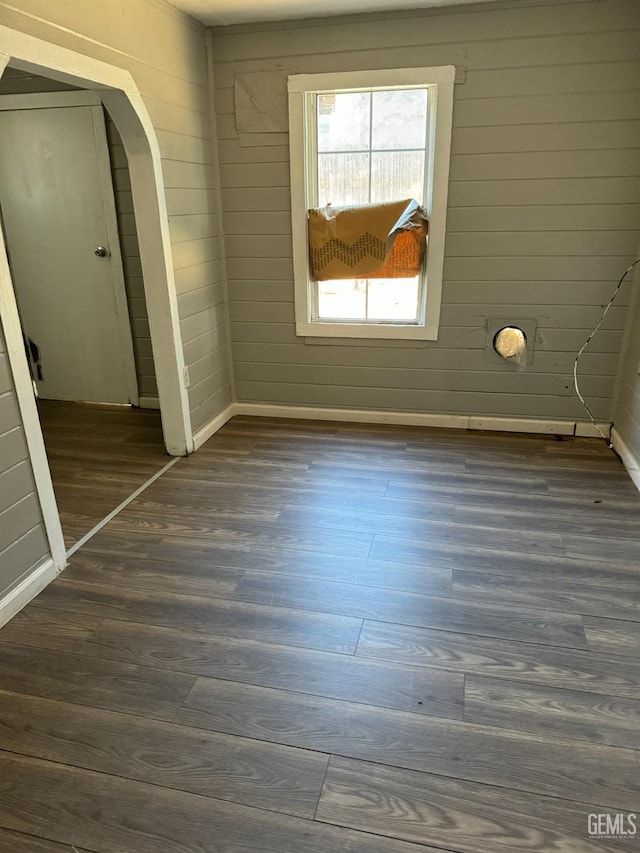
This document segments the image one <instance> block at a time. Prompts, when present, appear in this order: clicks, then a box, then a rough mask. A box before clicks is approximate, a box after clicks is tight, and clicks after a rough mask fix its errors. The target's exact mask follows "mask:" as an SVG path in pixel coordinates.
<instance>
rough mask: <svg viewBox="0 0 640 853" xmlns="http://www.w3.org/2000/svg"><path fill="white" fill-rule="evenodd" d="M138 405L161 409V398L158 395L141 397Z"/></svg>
mask: <svg viewBox="0 0 640 853" xmlns="http://www.w3.org/2000/svg"><path fill="white" fill-rule="evenodd" d="M138 406H140V408H141V409H159V408H160V400H159V399H158V398H157V397H140V398H139V400H138Z"/></svg>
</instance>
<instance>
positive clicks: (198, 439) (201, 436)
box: [193, 403, 236, 450]
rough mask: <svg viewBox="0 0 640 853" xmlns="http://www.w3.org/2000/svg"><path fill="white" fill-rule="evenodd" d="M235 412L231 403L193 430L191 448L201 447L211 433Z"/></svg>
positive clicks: (216, 430) (214, 432) (219, 427)
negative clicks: (195, 430)
mask: <svg viewBox="0 0 640 853" xmlns="http://www.w3.org/2000/svg"><path fill="white" fill-rule="evenodd" d="M235 414H236V411H235V404H234V403H231V404H230V405H228V406H227V408H226V409H225V410H224V411H223V412H220V414H219V415H216V416H215V418H212V419H211V420H210V421H209V423H207V424H205V425H204V426H203V427H201V428H200V429H199V430H198V431H197V432H194V434H193V449H194V450H197V449H198V448H199V447H202V445H203V444H204V443H205V441H208V440H209V439H210V438H211V436H212V435H215V434H216V433H217V432H218V430H219V429H221V428H222V427H223V426H224V425H225V424H226V422H227V421H228V420H229V419H230V418H232V417H233V416H234V415H235Z"/></svg>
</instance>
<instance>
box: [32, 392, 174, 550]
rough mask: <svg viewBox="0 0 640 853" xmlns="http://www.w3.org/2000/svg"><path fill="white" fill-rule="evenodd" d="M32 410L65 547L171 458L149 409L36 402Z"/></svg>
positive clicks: (155, 416)
mask: <svg viewBox="0 0 640 853" xmlns="http://www.w3.org/2000/svg"><path fill="white" fill-rule="evenodd" d="M38 414H39V415H40V423H41V425H42V432H43V435H44V441H45V445H46V449H47V456H48V458H49V467H50V468H51V476H52V479H53V487H54V491H55V493H56V501H57V504H58V509H59V511H60V520H61V522H62V532H63V533H64V541H65V544H66V546H67V548H69V547H70V546H71V545H73V544H74V543H75V542H77V541H78V540H79V539H81V538H82V537H83V536H84V535H85V533H88V532H89V530H91V529H92V528H93V527H95V525H96V524H98V523H99V522H100V521H102V519H103V518H105V516H107V515H108V514H109V513H110V512H111V511H112V510H114V509H115V508H116V507H117V506H118V505H119V504H120V503H122V501H123V500H125V499H126V498H128V497H129V495H130V494H131V493H132V492H134V491H135V490H136V489H137V488H138V487H139V486H141V485H142V484H143V483H144V482H145V481H146V480H148V479H149V477H151V476H153V475H154V474H155V473H156V471H159V470H160V469H161V468H162V467H163V466H164V465H166V464H167V462H169V460H170V458H171V457H170V456H168V455H167V453H166V451H165V449H164V441H163V438H162V425H161V423H160V412H157V411H153V410H151V409H131V408H127V407H123V406H106V405H99V406H98V405H88V404H82V403H65V402H59V401H54V400H39V401H38Z"/></svg>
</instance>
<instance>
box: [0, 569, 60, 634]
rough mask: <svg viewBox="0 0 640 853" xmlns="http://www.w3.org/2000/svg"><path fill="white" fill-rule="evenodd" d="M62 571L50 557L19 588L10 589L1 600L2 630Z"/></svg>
mask: <svg viewBox="0 0 640 853" xmlns="http://www.w3.org/2000/svg"><path fill="white" fill-rule="evenodd" d="M61 571H62V569H59V568H58V567H57V566H56V565H55V563H54V562H53V559H52V558H51V557H49V558H48V559H47V560H45V562H44V563H41V564H40V565H39V566H36V568H35V569H33V570H32V571H31V572H30V574H29V575H27V577H26V578H24V579H23V580H22V581H20V583H19V584H18V585H17V586H15V587H14V588H13V589H10V590H9V592H8V593H6V595H5V596H3V598H2V599H0V628H2V626H3V625H6V624H7V622H8V621H9V620H10V619H13V617H14V616H15V615H16V613H19V612H20V611H21V610H22V608H23V607H26V606H27V604H29V602H30V601H31V599H33V598H35V597H36V595H38V593H39V592H42V590H43V589H44V588H45V586H47V585H48V584H50V583H51V581H52V580H54V579H55V578H56V577H57V576H58V575H59V574H60V572H61Z"/></svg>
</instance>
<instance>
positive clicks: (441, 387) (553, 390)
mask: <svg viewBox="0 0 640 853" xmlns="http://www.w3.org/2000/svg"><path fill="white" fill-rule="evenodd" d="M213 47H214V57H215V65H214V73H215V83H216V94H215V100H216V107H217V123H218V128H219V132H218V135H219V148H220V160H221V181H222V195H223V210H224V223H225V232H226V248H227V269H228V276H229V297H230V314H231V320H232V338H233V354H234V373H235V378H236V392H237V397H238V399H239V400H240V401H252V402H257V403H281V404H293V405H307V406H327V407H358V408H363V409H377V410H380V409H386V410H401V411H423V412H449V413H456V414H457V413H461V414H472V415H496V416H507V417H528V418H552V419H566V420H569V421H571V420H575V419H583V418H584V412H583V411H582V409H581V407H580V404H579V402H578V401H577V400H576V398H575V397H574V396H573V392H572V387H571V386H572V383H571V379H570V376H571V369H572V364H573V358H574V355H575V352H576V350H577V349H578V348H579V347H580V346H581V344H582V343H583V342H584V340H585V338H586V336H587V333H588V331H589V330H590V329H591V328H592V327H593V326H594V325H595V323H596V321H597V319H598V318H599V315H600V313H601V306H602V305H603V304H604V303H605V302H606V300H607V299H608V297H609V293H610V291H611V287H612V284H613V283H614V282H615V281H616V280H617V278H618V277H619V275H620V274H621V272H622V271H623V270H624V269H625V267H626V266H627V264H628V263H629V261H630V259H631V257H632V256H633V254H634V252H635V247H636V243H637V239H638V231H639V229H640V205H639V204H638V201H639V200H640V192H639V190H640V180H639V177H638V176H639V175H640V62H639V60H640V4H639V3H638V2H637V0H584V2H564V1H563V0H557V2H555V3H554V4H552V5H547V4H545V5H543V6H538V5H536V4H532V3H524V4H520V3H518V2H514V3H511V4H505V6H504V7H503V8H500V9H492V8H488V9H483V10H479V9H476V8H473V7H467V8H460V9H457V10H453V9H451V10H447V11H444V10H431V11H422V12H421V11H409V12H406V13H402V14H394V15H370V16H367V17H360V18H343V19H331V20H312V21H311V20H308V21H303V22H288V23H280V24H272V25H254V26H251V27H231V28H219V29H217V30H214V38H213ZM450 63H451V64H454V65H456V66H459V67H460V68H462V69H464V70H465V73H464V74H463V77H464V82H462V81H461V82H460V83H458V84H457V85H456V87H455V88H456V91H455V104H454V133H453V157H452V163H451V182H450V188H449V215H448V234H447V243H446V260H445V282H444V292H443V311H442V325H441V332H440V339H439V340H438V341H437V343H426V344H413V345H407V343H405V342H375V341H373V342H372V341H367V342H360V341H354V340H342V341H340V340H334V341H326V340H324V341H318V340H311V339H308V340H307V341H305V340H304V339H302V338H297V337H296V335H295V327H294V311H293V270H292V260H291V257H292V247H291V224H290V201H289V162H288V158H289V150H288V136H287V134H286V133H285V132H271V133H260V132H252V133H248V132H244V133H239V132H238V131H237V128H236V120H235V114H234V83H235V78H236V75H237V74H245V73H257V74H258V75H260V77H261V79H262V80H265V81H269V83H270V86H269V88H268V90H267V92H266V93H265V95H264V97H263V98H262V100H261V101H260V102H258V104H257V111H259V110H260V109H264V110H270V112H271V114H272V115H273V114H274V113H277V114H280V113H282V112H283V110H284V109H285V99H286V78H287V75H288V74H292V73H305V72H306V73H313V72H320V71H349V70H357V69H365V68H391V67H402V66H419V65H441V64H450ZM284 115H285V116H286V112H285V113H284ZM285 127H286V125H285ZM625 312H626V308H625V306H624V299H623V300H622V301H621V303H620V304H619V306H618V307H616V308H615V309H614V310H613V311H612V312H611V313H610V316H609V318H608V320H607V324H606V326H605V328H604V330H603V332H601V333H600V335H599V336H598V338H597V339H596V340H595V341H594V343H593V345H592V347H591V348H590V350H589V352H588V353H587V354H586V355H585V356H584V359H583V362H582V373H583V380H582V385H583V388H584V391H585V392H586V394H587V395H588V397H589V400H590V402H591V404H592V407H593V410H594V413H595V415H596V416H597V417H598V418H600V419H604V420H607V419H609V417H610V414H611V394H612V389H613V385H614V378H615V375H616V367H617V361H618V353H619V350H620V343H621V337H622V330H623V327H624V321H625ZM488 318H504V319H507V320H513V321H517V320H518V319H521V318H529V319H531V318H533V319H535V320H536V321H537V326H538V335H537V341H536V351H535V358H534V362H533V364H532V365H531V366H529V368H528V369H527V371H526V372H524V373H518V372H517V371H516V370H515V366H513V365H510V364H507V363H505V362H501V361H500V360H499V359H498V358H497V357H496V358H495V359H489V360H486V359H485V355H484V352H483V349H484V345H485V323H486V321H487V319H488Z"/></svg>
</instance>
